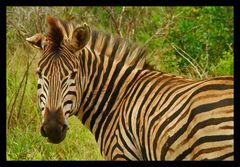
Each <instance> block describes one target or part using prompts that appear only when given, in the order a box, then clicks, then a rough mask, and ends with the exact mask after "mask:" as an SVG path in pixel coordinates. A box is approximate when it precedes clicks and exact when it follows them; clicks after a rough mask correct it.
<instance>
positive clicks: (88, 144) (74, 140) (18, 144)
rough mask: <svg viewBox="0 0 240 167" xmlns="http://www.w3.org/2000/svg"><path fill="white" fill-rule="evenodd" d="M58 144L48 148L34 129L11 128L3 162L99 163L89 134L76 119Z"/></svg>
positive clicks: (71, 122)
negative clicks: (59, 161) (53, 161)
mask: <svg viewBox="0 0 240 167" xmlns="http://www.w3.org/2000/svg"><path fill="white" fill-rule="evenodd" d="M69 123H70V129H69V130H68V132H67V136H66V138H65V140H64V141H63V142H61V143H60V144H50V143H48V142H47V139H46V138H43V137H42V136H41V134H40V124H39V125H38V126H39V127H38V128H32V127H31V126H29V127H26V128H25V129H21V128H18V127H16V128H13V129H10V130H8V134H7V160H102V156H101V154H100V152H99V150H98V146H97V143H96V141H95V139H94V136H93V135H92V134H91V133H90V131H89V130H88V129H87V128H85V127H84V126H83V125H82V124H81V123H80V121H79V120H78V119H77V118H76V117H71V118H70V119H69Z"/></svg>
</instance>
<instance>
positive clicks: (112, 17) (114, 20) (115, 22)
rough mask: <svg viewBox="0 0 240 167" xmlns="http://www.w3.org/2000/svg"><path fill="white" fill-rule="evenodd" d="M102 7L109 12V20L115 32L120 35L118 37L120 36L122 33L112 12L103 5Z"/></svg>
mask: <svg viewBox="0 0 240 167" xmlns="http://www.w3.org/2000/svg"><path fill="white" fill-rule="evenodd" d="M103 9H104V10H106V11H107V13H108V14H109V16H110V17H111V20H112V22H113V26H114V27H115V30H116V32H117V34H118V35H120V37H122V33H121V31H120V29H119V25H118V23H117V21H116V19H115V17H114V16H113V13H112V12H111V11H110V10H109V9H108V8H106V7H103Z"/></svg>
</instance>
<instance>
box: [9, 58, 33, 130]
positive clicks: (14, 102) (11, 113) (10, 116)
mask: <svg viewBox="0 0 240 167" xmlns="http://www.w3.org/2000/svg"><path fill="white" fill-rule="evenodd" d="M36 55H37V54H35V56H34V57H33V58H32V60H31V62H30V65H29V66H28V67H27V70H26V71H25V73H24V75H23V78H22V80H21V82H20V85H19V87H18V90H17V92H16V95H15V98H14V101H13V104H12V107H11V109H10V115H9V117H8V129H9V127H10V122H11V120H12V116H13V108H14V106H15V104H16V101H17V98H18V97H19V96H18V94H19V92H20V90H21V87H22V84H23V81H24V79H25V77H26V75H27V73H28V69H29V67H30V66H31V64H32V62H33V60H34V59H35V57H36ZM13 97H14V96H13ZM10 101H12V100H10ZM10 104H11V103H9V104H8V107H7V109H8V108H9V107H10Z"/></svg>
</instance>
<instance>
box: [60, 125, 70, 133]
mask: <svg viewBox="0 0 240 167" xmlns="http://www.w3.org/2000/svg"><path fill="white" fill-rule="evenodd" d="M68 129H69V128H68V126H67V125H66V124H64V125H63V128H62V132H63V133H65V132H66V131H67V130H68Z"/></svg>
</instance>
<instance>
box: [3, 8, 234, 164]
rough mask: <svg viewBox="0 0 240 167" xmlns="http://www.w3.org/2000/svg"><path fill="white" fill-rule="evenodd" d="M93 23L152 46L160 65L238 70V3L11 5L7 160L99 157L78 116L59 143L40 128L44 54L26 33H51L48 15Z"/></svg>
mask: <svg viewBox="0 0 240 167" xmlns="http://www.w3.org/2000/svg"><path fill="white" fill-rule="evenodd" d="M49 15H52V16H55V17H58V18H62V19H64V20H68V21H72V22H74V23H76V24H77V23H81V22H87V23H88V24H89V25H91V26H92V27H94V28H95V29H98V30H103V31H107V32H111V33H113V34H116V35H119V36H122V37H123V38H125V39H127V40H129V41H131V42H137V43H139V44H140V45H142V46H145V47H146V48H148V52H149V55H148V57H147V61H148V62H149V63H150V64H151V65H153V66H154V68H155V69H157V70H161V71H163V72H168V73H173V74H177V75H182V76H185V77H188V78H192V79H203V78H208V77H214V76H220V75H233V46H234V45H233V8H232V7H8V8H7V62H6V63H7V97H6V98H7V153H6V154H7V160H19V159H20V160H70V159H71V160H100V159H102V157H101V155H100V152H99V150H98V147H97V144H96V142H95V139H94V137H93V136H92V134H91V133H90V132H89V131H88V129H86V128H85V127H83V126H82V124H81V122H80V121H79V120H77V118H74V117H73V118H70V130H69V132H68V134H67V137H66V139H65V140H64V141H63V142H62V143H61V144H59V145H53V144H49V143H47V141H46V139H44V138H43V137H41V135H40V133H39V129H40V125H41V114H40V113H39V112H38V110H37V96H36V92H37V77H36V76H35V70H36V66H37V62H38V60H39V56H40V53H39V52H38V51H36V50H34V49H32V48H30V47H29V45H28V44H27V43H26V41H25V38H26V37H30V36H32V35H33V34H35V33H39V32H45V31H46V27H47V26H46V16H49Z"/></svg>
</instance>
